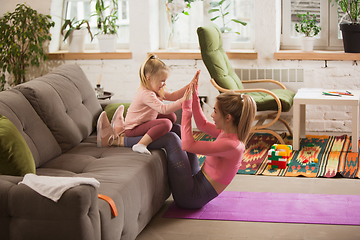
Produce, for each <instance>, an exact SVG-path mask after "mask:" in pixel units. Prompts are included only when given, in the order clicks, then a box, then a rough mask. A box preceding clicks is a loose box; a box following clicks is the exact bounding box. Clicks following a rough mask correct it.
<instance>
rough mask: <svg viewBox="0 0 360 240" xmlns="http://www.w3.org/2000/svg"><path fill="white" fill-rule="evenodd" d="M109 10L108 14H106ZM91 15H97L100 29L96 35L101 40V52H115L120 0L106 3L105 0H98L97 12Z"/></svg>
mask: <svg viewBox="0 0 360 240" xmlns="http://www.w3.org/2000/svg"><path fill="white" fill-rule="evenodd" d="M107 12H108V14H106V13H107ZM91 16H96V17H97V20H96V22H97V28H98V29H99V30H100V31H99V32H98V33H97V34H95V35H96V37H97V39H98V40H99V47H100V52H115V46H116V38H117V28H119V25H117V24H116V22H117V20H118V0H111V4H110V5H106V4H105V3H104V0H96V3H95V13H94V14H92V15H91Z"/></svg>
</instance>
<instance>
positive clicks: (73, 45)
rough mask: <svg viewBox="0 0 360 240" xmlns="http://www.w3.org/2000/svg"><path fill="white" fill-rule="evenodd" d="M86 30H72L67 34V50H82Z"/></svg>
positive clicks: (83, 48)
mask: <svg viewBox="0 0 360 240" xmlns="http://www.w3.org/2000/svg"><path fill="white" fill-rule="evenodd" d="M86 33H87V30H86V29H80V30H74V31H72V32H71V34H70V36H69V52H84V50H85V36H86Z"/></svg>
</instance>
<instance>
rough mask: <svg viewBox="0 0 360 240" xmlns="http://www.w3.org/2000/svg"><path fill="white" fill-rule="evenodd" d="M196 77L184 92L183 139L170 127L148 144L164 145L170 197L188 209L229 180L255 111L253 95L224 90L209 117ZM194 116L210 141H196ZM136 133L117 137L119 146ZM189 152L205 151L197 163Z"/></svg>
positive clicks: (129, 144)
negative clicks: (193, 125) (198, 90)
mask: <svg viewBox="0 0 360 240" xmlns="http://www.w3.org/2000/svg"><path fill="white" fill-rule="evenodd" d="M197 79H198V78H197ZM197 79H196V82H195V83H194V84H191V86H190V87H189V88H188V90H187V91H186V92H185V95H184V97H185V99H184V102H183V104H182V109H183V113H182V124H181V139H180V138H179V136H178V135H176V134H175V133H172V132H169V133H166V134H165V135H164V136H162V137H161V138H159V139H158V140H156V141H154V142H152V143H151V144H150V145H149V149H156V148H165V150H166V153H167V158H168V176H169V182H170V187H171V190H172V195H173V198H174V200H175V202H176V204H177V205H178V206H179V207H182V208H189V209H195V208H201V207H203V206H204V205H205V204H207V203H208V202H209V201H211V200H212V199H214V198H215V197H217V196H218V195H219V194H220V193H221V192H222V191H224V189H225V188H226V187H227V186H228V185H229V184H230V182H231V181H232V179H233V178H234V176H235V174H236V173H237V171H238V169H239V166H240V163H241V161H242V156H243V153H244V150H245V142H246V140H247V138H248V135H249V132H250V129H251V126H252V123H253V120H254V117H255V113H256V103H255V101H254V100H253V99H252V97H250V96H249V95H243V94H238V93H235V92H227V93H222V94H220V95H219V96H218V97H217V98H216V99H217V101H216V103H215V107H214V112H213V113H212V114H211V117H212V118H213V120H214V123H211V122H208V121H207V120H206V118H205V116H204V114H203V112H202V111H201V107H200V101H199V97H198V92H197ZM192 116H194V119H195V122H196V125H197V127H198V128H199V130H201V131H203V132H205V133H207V134H209V135H210V136H212V137H215V138H216V140H215V141H214V142H206V141H195V140H194V138H193V134H192V128H191V117H192ZM140 138H141V137H125V138H121V139H120V141H119V145H120V146H125V147H132V146H133V145H134V144H136V143H137V141H139V139H140ZM189 153H192V154H193V155H195V153H197V154H202V155H206V159H205V162H204V164H203V165H202V167H201V168H200V167H199V162H198V161H197V158H196V157H193V155H190V156H192V157H189Z"/></svg>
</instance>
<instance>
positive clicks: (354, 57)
mask: <svg viewBox="0 0 360 240" xmlns="http://www.w3.org/2000/svg"><path fill="white" fill-rule="evenodd" d="M274 59H277V60H322V61H324V60H328V61H359V60H360V53H345V52H344V51H313V52H302V51H300V50H280V51H279V52H276V53H274Z"/></svg>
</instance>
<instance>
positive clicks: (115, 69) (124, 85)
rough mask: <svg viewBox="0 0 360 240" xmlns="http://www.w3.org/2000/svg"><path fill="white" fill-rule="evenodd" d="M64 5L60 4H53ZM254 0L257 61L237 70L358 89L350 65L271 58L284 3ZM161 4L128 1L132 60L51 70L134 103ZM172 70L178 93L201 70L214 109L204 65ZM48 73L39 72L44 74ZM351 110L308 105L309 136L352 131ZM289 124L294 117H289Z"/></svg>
mask: <svg viewBox="0 0 360 240" xmlns="http://www.w3.org/2000/svg"><path fill="white" fill-rule="evenodd" d="M53 1H60V0H53ZM253 1H255V9H256V11H255V50H256V51H257V52H258V59H257V60H232V61H231V62H232V64H233V67H234V68H265V69H268V68H277V69H282V68H301V69H304V72H305V77H304V82H300V83H292V82H289V83H284V84H285V85H286V86H287V87H288V88H289V89H291V90H293V91H297V89H298V88H300V87H323V88H342V89H349V90H351V89H360V67H359V66H357V65H354V64H353V62H351V61H328V63H327V67H326V68H325V62H324V61H277V60H274V59H273V54H274V52H276V51H277V50H278V49H279V46H280V31H281V0H273V1H268V0H253ZM16 2H17V1H16V0H0V5H1V6H2V7H1V9H0V14H3V13H5V12H6V11H12V10H13V9H14V8H15V5H16ZM27 4H28V5H30V6H31V7H33V8H35V9H37V10H38V11H39V12H41V13H44V14H50V8H51V1H50V0H27ZM158 4H159V3H158V0H131V1H130V17H131V18H130V22H131V26H132V27H131V32H130V50H131V51H132V54H133V58H132V59H129V60H81V61H66V62H59V61H53V62H51V63H48V65H49V66H50V67H54V66H56V65H59V64H64V63H65V64H78V65H79V66H81V68H82V69H83V70H84V72H85V74H86V75H87V77H88V78H89V81H90V82H91V83H92V84H93V85H94V86H95V84H96V79H97V75H98V74H102V85H103V86H104V88H105V90H109V91H112V92H114V93H115V96H114V99H128V100H131V99H132V98H133V96H134V94H135V91H136V88H137V87H138V86H139V81H140V80H139V78H138V70H139V67H140V64H141V63H142V61H143V60H144V59H145V57H146V55H147V52H151V51H154V50H156V49H157V48H158V46H159V44H158V42H159V38H158V35H159V34H158V33H159V25H158V19H159V12H158ZM164 61H165V63H166V64H168V65H169V66H170V67H171V68H172V73H171V75H170V78H169V79H168V81H167V87H168V89H169V90H175V89H178V88H180V87H182V86H184V85H185V84H187V83H188V82H190V80H191V79H192V77H193V75H194V74H195V72H196V71H197V70H198V69H201V70H202V73H201V78H200V86H199V91H200V94H201V95H205V96H208V97H209V104H210V105H211V106H212V105H213V104H214V99H215V97H216V96H217V94H218V92H217V91H216V90H215V89H214V87H212V85H211V84H210V82H209V79H210V76H209V74H208V73H207V70H206V68H205V66H204V64H203V62H202V61H200V60H164ZM46 71H48V69H44V70H42V71H40V73H39V71H36V73H37V74H44V73H45V72H46ZM350 110H351V109H350V108H348V107H338V106H333V107H331V106H310V107H309V108H308V112H307V129H308V130H310V131H342V132H351V112H350ZM285 117H286V118H287V119H288V120H289V121H290V122H291V114H287V115H286V116H285Z"/></svg>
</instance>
